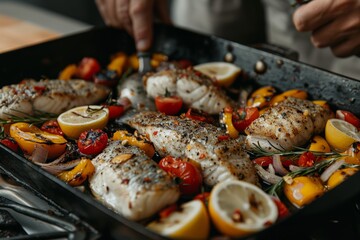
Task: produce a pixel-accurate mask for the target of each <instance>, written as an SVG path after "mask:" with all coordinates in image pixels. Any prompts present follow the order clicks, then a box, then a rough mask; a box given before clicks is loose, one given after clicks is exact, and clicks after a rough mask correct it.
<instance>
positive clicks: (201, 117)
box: [185, 108, 213, 122]
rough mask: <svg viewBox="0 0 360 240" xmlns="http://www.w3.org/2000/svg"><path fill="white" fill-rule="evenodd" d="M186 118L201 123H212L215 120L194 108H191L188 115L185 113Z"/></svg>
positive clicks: (187, 112)
mask: <svg viewBox="0 0 360 240" xmlns="http://www.w3.org/2000/svg"><path fill="white" fill-rule="evenodd" d="M185 117H186V118H189V119H192V120H196V121H200V122H212V121H213V120H212V119H211V117H210V116H208V115H207V114H206V113H205V112H201V111H198V110H195V109H192V108H189V109H188V110H187V111H186V113H185Z"/></svg>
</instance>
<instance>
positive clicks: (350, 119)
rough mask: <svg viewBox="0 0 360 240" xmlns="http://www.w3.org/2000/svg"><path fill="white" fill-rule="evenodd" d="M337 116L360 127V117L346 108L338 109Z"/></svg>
mask: <svg viewBox="0 0 360 240" xmlns="http://www.w3.org/2000/svg"><path fill="white" fill-rule="evenodd" d="M336 118H339V119H341V120H344V121H346V122H348V123H351V124H352V125H354V126H355V127H356V128H360V119H359V118H358V117H356V116H355V115H354V114H353V113H351V112H349V111H345V110H337V111H336Z"/></svg>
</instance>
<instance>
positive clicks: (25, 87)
mask: <svg viewBox="0 0 360 240" xmlns="http://www.w3.org/2000/svg"><path fill="white" fill-rule="evenodd" d="M109 93H110V90H109V89H108V88H107V87H104V86H101V85H96V84H94V83H92V82H88V81H84V80H80V79H79V80H68V81H63V80H40V81H35V80H25V81H22V82H21V83H20V84H13V85H8V86H4V87H3V88H2V89H0V118H2V119H7V118H8V117H9V114H10V115H15V116H24V115H26V114H28V115H32V114H33V113H34V111H35V110H38V111H43V112H49V113H55V114H60V113H62V112H64V111H66V110H68V109H71V108H73V107H76V106H81V105H89V104H95V103H98V102H99V101H101V100H103V99H106V97H107V96H108V94H109Z"/></svg>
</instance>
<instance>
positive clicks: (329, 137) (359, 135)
mask: <svg viewBox="0 0 360 240" xmlns="http://www.w3.org/2000/svg"><path fill="white" fill-rule="evenodd" d="M325 138H326V141H327V142H328V143H329V145H330V146H331V147H332V148H334V149H335V150H337V151H340V152H343V151H345V150H346V149H348V148H349V147H350V145H351V144H352V143H354V142H358V141H360V132H359V131H358V130H357V128H356V127H355V126H354V125H352V124H350V123H348V122H346V121H344V120H341V119H336V118H332V119H329V120H328V121H327V122H326V126H325Z"/></svg>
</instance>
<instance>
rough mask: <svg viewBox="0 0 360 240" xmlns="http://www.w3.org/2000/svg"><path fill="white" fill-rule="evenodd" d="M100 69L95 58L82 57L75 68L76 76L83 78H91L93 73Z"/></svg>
mask: <svg viewBox="0 0 360 240" xmlns="http://www.w3.org/2000/svg"><path fill="white" fill-rule="evenodd" d="M100 69H101V66H100V63H99V62H98V60H96V59H95V58H91V57H84V58H83V59H82V60H81V61H80V64H79V66H78V68H77V74H76V75H77V76H78V77H80V78H81V79H84V80H91V79H92V78H93V75H94V74H96V73H98V72H99V71H100Z"/></svg>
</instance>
